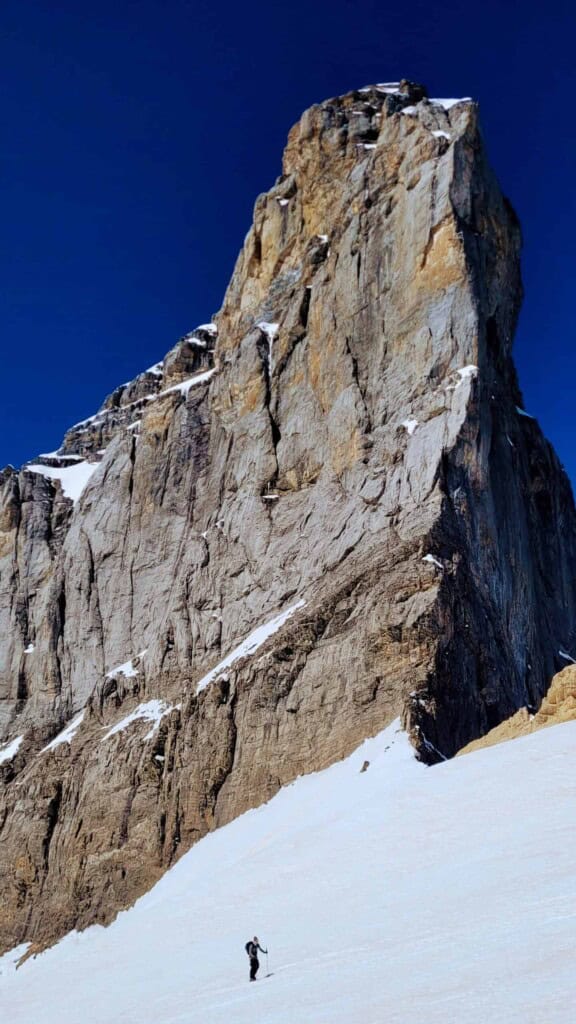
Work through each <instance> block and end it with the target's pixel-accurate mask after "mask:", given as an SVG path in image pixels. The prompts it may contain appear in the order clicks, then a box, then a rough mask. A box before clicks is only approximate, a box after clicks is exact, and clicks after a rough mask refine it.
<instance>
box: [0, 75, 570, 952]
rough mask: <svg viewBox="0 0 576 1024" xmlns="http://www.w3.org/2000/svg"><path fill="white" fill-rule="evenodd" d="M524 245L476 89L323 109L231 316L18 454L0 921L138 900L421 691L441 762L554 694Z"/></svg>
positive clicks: (549, 557) (551, 592) (37, 936)
mask: <svg viewBox="0 0 576 1024" xmlns="http://www.w3.org/2000/svg"><path fill="white" fill-rule="evenodd" d="M519 251H520V232H519V226H518V222H517V219H516V217H515V215H514V213H513V211H512V208H511V206H510V204H509V203H508V202H507V201H506V200H505V199H504V197H503V196H502V194H501V192H500V189H499V187H498V184H497V181H496V179H495V177H494V175H493V173H492V171H491V170H490V168H489V165H488V163H487V160H486V156H485V153H484V149H483V144H482V140H481V137H480V134H479V128H478V111H477V107H476V105H475V104H474V103H473V102H472V101H471V100H466V99H464V100H447V99H444V100H435V99H429V98H428V97H427V95H426V90H425V89H424V88H423V87H422V86H418V85H416V84H414V83H411V82H407V81H402V82H399V83H384V84H380V85H375V86H369V87H366V88H364V89H360V90H356V91H354V92H351V93H348V94H347V95H346V96H342V97H339V98H336V99H332V100H328V101H326V102H325V103H321V104H318V105H316V106H313V107H312V108H311V109H310V110H308V111H307V112H306V113H305V114H304V115H303V117H302V118H301V120H300V121H299V123H298V124H297V125H296V126H295V127H294V128H293V129H292V131H291V132H290V134H289V138H288V142H287V147H286V151H285V154H284V160H283V173H282V175H281V176H280V177H279V178H278V180H277V181H276V183H275V184H274V186H273V187H272V188H271V190H270V191H269V192H267V193H266V194H264V195H262V196H260V197H258V199H257V201H256V205H255V210H254V220H253V224H252V227H251V229H250V231H249V233H248V235H247V237H246V240H245V243H244V245H243V248H242V250H241V252H240V255H239V257H238V261H237V264H236V268H235V270H234V274H233V276H232V279H231V282H230V284H229V287H228V289H227V291H226V294H225V297H224V301H223V305H222V308H221V310H220V312H219V313H218V314H217V315H216V317H215V323H214V324H212V323H209V324H204V325H202V326H200V327H198V328H197V329H196V330H195V331H192V332H191V333H190V334H188V335H186V336H185V337H184V338H182V339H181V340H180V341H179V342H178V344H177V345H176V346H175V348H173V349H172V350H171V351H170V352H168V354H167V355H166V356H165V358H164V360H163V361H162V362H161V363H158V364H156V365H155V366H154V367H151V368H150V369H149V370H147V371H145V372H144V373H142V374H140V375H139V376H138V377H136V379H135V380H134V381H132V382H130V383H129V384H125V385H122V386H121V387H120V388H118V389H117V390H116V391H115V392H113V394H112V395H111V396H110V397H109V398H107V399H106V401H105V402H104V404H103V406H102V407H101V409H100V410H99V411H98V412H97V413H96V414H95V415H94V416H92V417H91V418H89V419H88V420H85V421H84V422H82V423H80V424H77V425H76V426H75V427H72V428H71V430H69V431H68V433H67V434H66V436H65V439H64V442H63V445H62V446H61V447H60V448H59V449H58V450H57V452H54V453H51V454H49V455H44V456H42V457H41V458H40V459H37V460H35V462H34V463H32V464H30V465H28V466H25V467H24V468H23V469H22V470H21V471H20V472H16V471H15V470H12V469H8V470H5V471H4V472H3V473H2V474H1V475H0V633H1V635H2V637H3V638H4V639H3V642H2V647H1V653H0V729H1V735H2V740H0V774H2V777H3V780H4V788H3V801H4V807H3V816H2V819H1V820H2V822H3V825H2V829H1V833H2V834H1V838H2V844H1V845H2V851H3V852H2V857H3V858H4V865H3V871H2V874H1V880H0V896H1V905H2V908H3V910H2V915H0V944H1V945H3V946H6V947H8V946H9V945H13V944H15V943H16V942H20V941H22V940H23V939H24V938H30V939H32V940H34V941H36V942H38V943H39V944H40V945H41V944H42V943H45V942H47V941H49V940H50V939H51V938H53V937H54V936H55V935H59V934H62V933H63V932H65V931H66V930H67V929H69V928H72V927H83V926H85V925H86V924H88V923H91V922H93V921H101V922H107V921H109V920H110V919H111V917H112V916H113V915H114V914H115V913H116V911H117V910H118V909H119V908H120V907H123V906H126V905H127V904H129V903H130V902H131V901H132V900H133V899H134V898H135V897H136V896H138V895H140V894H141V893H142V892H143V891H145V889H146V888H147V887H149V886H150V884H152V883H153V882H154V881H155V880H156V879H157V878H158V877H159V875H160V874H161V873H162V871H163V870H164V869H165V868H166V867H167V866H169V865H170V864H171V863H173V862H174V860H175V859H176V858H177V857H178V856H179V855H180V853H181V852H182V851H183V850H185V849H187V848H188V847H189V846H190V845H191V844H193V843H194V842H195V841H196V840H197V839H199V838H200V837H201V836H203V835H204V834H205V833H206V832H207V831H209V830H210V829H212V828H214V827H216V826H218V825H220V824H222V823H224V822H226V821H229V820H230V819H231V818H233V817H235V816H236V815H238V814H240V813H241V812H242V811H244V810H245V809H247V808H248V807H251V806H255V805H256V804H258V803H260V802H262V801H263V800H266V799H268V798H269V797H270V796H271V795H272V794H273V793H274V792H276V790H277V789H278V788H279V787H280V786H281V785H284V784H286V783H288V782H290V781H291V780H292V779H294V778H295V777H296V776H297V775H299V774H302V773H303V772H307V771H312V770H315V769H319V768H322V767H325V766H326V765H328V764H330V763H331V762H332V761H334V760H336V759H338V758H341V757H344V756H346V755H347V754H348V753H350V751H352V750H353V749H354V748H355V746H357V744H358V743H359V742H360V741H361V740H363V739H364V738H365V737H367V736H371V735H374V734H375V733H376V732H378V731H379V730H381V729H382V728H383V727H384V726H385V725H387V724H388V723H389V722H390V721H392V719H394V718H395V717H397V716H398V715H400V716H402V719H403V722H404V724H405V726H406V728H407V729H408V730H409V732H410V735H411V737H412V740H413V743H414V745H415V747H416V749H417V751H418V753H419V756H420V757H421V758H422V759H423V760H426V761H428V762H434V761H437V760H441V759H442V758H446V757H450V756H452V755H453V754H454V753H455V752H457V751H458V750H459V749H460V748H461V747H463V746H464V745H465V744H467V743H468V742H470V741H471V740H473V739H475V738H476V737H478V736H480V735H482V734H483V733H485V732H487V731H488V730H489V729H490V728H492V727H493V726H495V725H497V724H498V723H499V722H501V721H502V720H503V719H505V718H507V717H508V716H510V715H512V714H513V713H514V712H516V711H517V710H518V709H520V708H522V707H528V706H529V707H532V706H538V705H539V703H540V701H541V700H542V697H543V696H544V694H545V693H546V691H547V688H548V685H549V683H550V680H551V679H552V677H553V675H554V673H555V672H556V671H557V669H559V668H561V667H563V665H564V664H565V661H563V659H562V652H564V653H565V654H566V653H567V654H568V655H569V656H574V653H573V651H572V648H571V645H572V639H573V637H572V632H571V631H572V623H573V622H574V612H575V610H576V594H575V588H574V579H575V573H574V569H575V566H576V516H575V512H574V504H573V499H572V494H571V491H570V487H569V484H568V481H567V479H566V476H565V474H564V473H563V471H562V469H561V467H560V465H559V464H558V461H557V459H556V456H555V455H554V452H553V451H552V449H551V448H550V446H549V445H548V443H547V442H546V441H545V439H544V438H543V436H542V434H541V432H540V430H539V427H538V424H537V422H536V421H535V420H534V419H533V418H532V417H531V416H530V415H529V414H528V413H527V412H526V410H524V408H523V402H522V396H521V394H520V392H519V389H518V384H517V380H516V375H515V371H514V366H513V363H512V361H511V347H512V338H513V334H514V328H515V323H516V319H517V315H518V309H519V305H520V300H521V283H520V270H519ZM559 527H560V528H559Z"/></svg>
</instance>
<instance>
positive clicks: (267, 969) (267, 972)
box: [266, 950, 270, 974]
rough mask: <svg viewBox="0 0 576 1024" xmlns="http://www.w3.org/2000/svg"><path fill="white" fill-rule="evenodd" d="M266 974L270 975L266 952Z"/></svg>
mask: <svg viewBox="0 0 576 1024" xmlns="http://www.w3.org/2000/svg"><path fill="white" fill-rule="evenodd" d="M266 974H270V968H269V966H268V950H266Z"/></svg>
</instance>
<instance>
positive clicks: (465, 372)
mask: <svg viewBox="0 0 576 1024" xmlns="http://www.w3.org/2000/svg"><path fill="white" fill-rule="evenodd" d="M454 374H458V376H459V378H460V380H458V381H456V383H455V384H447V385H446V388H445V390H446V391H456V388H459V387H460V385H461V384H463V383H464V381H465V380H474V379H475V378H476V377H477V376H478V367H477V366H474V365H473V364H472V363H470V365H469V366H462V367H461V368H460V369H459V370H454V371H453V374H452V375H453V376H454Z"/></svg>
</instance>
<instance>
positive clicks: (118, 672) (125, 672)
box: [106, 647, 148, 679]
mask: <svg viewBox="0 0 576 1024" xmlns="http://www.w3.org/2000/svg"><path fill="white" fill-rule="evenodd" d="M147 651H148V648H147V647H145V648H144V650H143V651H140V654H138V655H137V657H138V658H143V657H144V655H145V654H146V653H147ZM137 675H138V669H137V668H134V662H133V660H132V658H131V659H130V661H124V662H123V663H122V665H117V666H116V668H111V669H110V671H109V672H107V673H106V679H112V678H113V676H125V677H126V679H133V678H134V676H137Z"/></svg>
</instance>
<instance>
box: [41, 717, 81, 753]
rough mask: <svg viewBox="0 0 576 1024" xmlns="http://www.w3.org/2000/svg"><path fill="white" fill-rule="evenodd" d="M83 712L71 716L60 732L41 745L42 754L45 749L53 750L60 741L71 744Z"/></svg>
mask: <svg viewBox="0 0 576 1024" xmlns="http://www.w3.org/2000/svg"><path fill="white" fill-rule="evenodd" d="M84 714H85V712H84V711H81V712H80V714H79V715H76V718H73V719H72V721H71V722H68V725H67V726H66V728H65V729H63V730H62V732H59V733H58V735H57V736H55V737H54V739H53V740H50V743H48V744H47V745H46V746H45V747H43V749H42V750H41V751H40V753H41V754H43V753H44V752H45V751H46V750H54V748H55V747H59V746H60V744H61V743H68V744H71V743H72V740H73V739H74V737H75V735H76V733H77V732H78V729H79V728H80V726H81V725H82V722H83V721H84Z"/></svg>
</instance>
